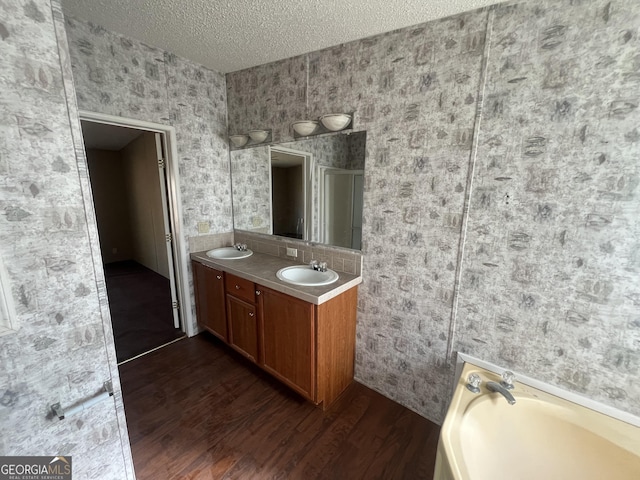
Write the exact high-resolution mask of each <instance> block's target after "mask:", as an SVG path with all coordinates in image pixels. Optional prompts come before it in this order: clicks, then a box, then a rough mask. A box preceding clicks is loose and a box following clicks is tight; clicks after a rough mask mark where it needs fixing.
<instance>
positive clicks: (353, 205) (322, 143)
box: [230, 132, 366, 250]
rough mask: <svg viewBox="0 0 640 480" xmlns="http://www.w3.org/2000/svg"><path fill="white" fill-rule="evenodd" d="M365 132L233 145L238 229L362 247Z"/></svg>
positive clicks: (232, 172) (236, 226)
mask: <svg viewBox="0 0 640 480" xmlns="http://www.w3.org/2000/svg"><path fill="white" fill-rule="evenodd" d="M365 144H366V132H350V133H339V134H331V135H322V136H317V137H310V138H304V139H302V140H296V141H293V142H287V143H282V144H277V145H265V146H257V147H251V148H245V149H242V150H234V151H232V152H231V154H230V159H231V183H232V196H233V226H234V228H236V229H238V230H246V231H249V232H257V233H266V234H270V235H279V236H283V237H289V238H297V239H301V240H308V241H313V242H317V243H325V244H328V245H333V246H338V247H345V248H352V249H355V250H360V249H361V241H362V205H363V198H362V197H363V186H364V182H363V179H364V163H365V160H364V159H365Z"/></svg>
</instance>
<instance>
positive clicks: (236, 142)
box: [229, 135, 249, 147]
mask: <svg viewBox="0 0 640 480" xmlns="http://www.w3.org/2000/svg"><path fill="white" fill-rule="evenodd" d="M229 140H231V143H233V146H234V147H244V146H245V145H246V144H247V142H248V141H249V135H229Z"/></svg>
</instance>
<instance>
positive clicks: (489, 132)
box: [455, 0, 640, 414]
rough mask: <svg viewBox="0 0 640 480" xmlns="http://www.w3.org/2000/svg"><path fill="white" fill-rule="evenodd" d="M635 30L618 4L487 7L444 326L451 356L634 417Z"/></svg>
mask: <svg viewBox="0 0 640 480" xmlns="http://www.w3.org/2000/svg"><path fill="white" fill-rule="evenodd" d="M525 24H526V25H528V28H527V29H523V28H522V25H525ZM639 25H640V4H639V3H638V2H631V1H618V2H610V1H604V0H603V1H589V2H577V3H576V2H557V1H546V2H544V3H542V2H536V3H533V2H531V3H523V4H521V5H518V6H516V7H512V8H499V9H496V10H495V15H494V18H493V21H492V25H491V27H492V28H491V44H490V47H489V48H490V51H491V53H490V55H489V62H488V67H487V68H488V71H487V81H486V87H485V102H484V105H483V110H482V111H483V114H482V120H481V122H482V123H481V127H480V133H479V135H478V148H477V153H476V164H475V168H474V172H475V174H474V178H473V190H472V195H471V203H470V207H469V223H468V228H467V240H466V245H465V250H464V261H463V262H462V267H463V268H462V281H461V285H460V300H459V307H458V315H457V318H456V326H455V327H456V329H455V348H456V350H463V351H465V352H468V353H471V354H473V355H476V356H480V357H482V358H485V359H487V360H489V361H494V362H495V363H498V364H506V365H510V366H511V367H513V368H514V369H517V370H520V371H523V372H528V373H531V374H535V375H536V376H537V377H541V378H543V379H545V380H547V381H550V382H551V383H554V384H556V385H559V386H561V387H564V388H568V389H569V390H573V391H576V392H578V393H581V394H587V395H588V396H590V397H593V398H596V399H597V400H600V401H602V402H603V403H607V404H612V405H614V406H617V407H619V408H622V409H624V410H628V411H631V412H632V413H635V414H639V413H640V403H638V399H640V382H639V381H638V373H639V372H640V289H639V285H640V199H639V198H638V194H639V193H640V192H639V190H638V184H639V183H640V155H639V154H640V143H639V142H640V135H639V134H638V128H639V126H640V112H639V111H638V109H637V107H638V97H639V94H640V39H639V37H638V34H639V30H638V26H639Z"/></svg>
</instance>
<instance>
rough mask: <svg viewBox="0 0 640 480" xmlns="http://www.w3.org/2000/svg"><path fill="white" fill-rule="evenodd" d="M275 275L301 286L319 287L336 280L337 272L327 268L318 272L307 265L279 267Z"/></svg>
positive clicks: (284, 280)
mask: <svg viewBox="0 0 640 480" xmlns="http://www.w3.org/2000/svg"><path fill="white" fill-rule="evenodd" d="M276 277H278V278H279V279H280V280H282V281H283V282H287V283H291V284H293V285H300V286H303V287H319V286H321V285H329V284H331V283H333V282H335V281H336V280H338V274H337V273H336V272H334V271H333V270H329V269H327V271H326V272H319V271H317V270H314V269H313V268H311V267H310V266H308V265H294V266H293V267H285V268H281V269H280V270H278V271H277V272H276Z"/></svg>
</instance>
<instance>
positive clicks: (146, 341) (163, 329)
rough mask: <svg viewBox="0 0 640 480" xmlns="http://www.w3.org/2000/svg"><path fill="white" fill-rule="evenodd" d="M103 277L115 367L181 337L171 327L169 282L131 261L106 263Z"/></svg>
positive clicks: (178, 331) (171, 309) (171, 313)
mask: <svg viewBox="0 0 640 480" xmlns="http://www.w3.org/2000/svg"><path fill="white" fill-rule="evenodd" d="M104 273H105V278H106V281H107V295H108V296H109V308H110V309H111V324H112V326H113V335H114V337H115V343H116V356H117V358H118V363H119V362H124V361H125V360H129V359H131V358H133V357H135V356H137V355H140V354H142V353H145V352H148V351H151V350H153V349H154V348H157V347H159V346H161V345H164V344H165V343H169V342H172V341H173V340H175V339H177V338H180V337H183V336H184V333H183V332H182V331H181V330H180V329H179V328H175V327H174V326H173V308H172V306H171V286H170V285H169V279H168V278H165V277H163V276H162V275H160V274H159V273H156V272H154V271H153V270H150V269H148V268H147V267H145V266H143V265H140V264H139V263H137V262H135V261H133V260H127V261H124V262H116V263H107V264H106V265H105V266H104Z"/></svg>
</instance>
